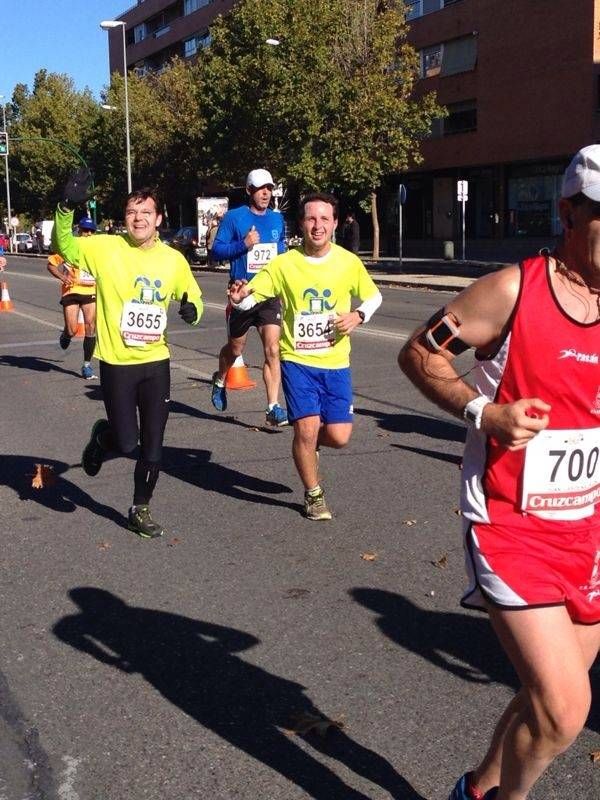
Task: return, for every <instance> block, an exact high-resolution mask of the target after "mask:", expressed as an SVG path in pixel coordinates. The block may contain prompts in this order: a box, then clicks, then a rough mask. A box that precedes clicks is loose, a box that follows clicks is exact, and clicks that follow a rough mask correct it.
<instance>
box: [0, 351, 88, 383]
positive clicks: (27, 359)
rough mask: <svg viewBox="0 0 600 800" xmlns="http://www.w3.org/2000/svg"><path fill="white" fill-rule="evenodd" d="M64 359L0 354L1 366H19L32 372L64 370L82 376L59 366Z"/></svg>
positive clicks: (78, 376)
mask: <svg viewBox="0 0 600 800" xmlns="http://www.w3.org/2000/svg"><path fill="white" fill-rule="evenodd" d="M61 363H62V361H57V360H55V359H52V358H36V357H35V356H0V367H17V368H18V369H28V370H30V371H31V372H62V373H63V374H64V375H75V377H76V378H80V379H81V376H80V374H79V373H78V372H75V371H74V370H72V369H65V368H64V367H59V366H57V365H58V364H61Z"/></svg>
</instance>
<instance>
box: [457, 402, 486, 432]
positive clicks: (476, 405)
mask: <svg viewBox="0 0 600 800" xmlns="http://www.w3.org/2000/svg"><path fill="white" fill-rule="evenodd" d="M491 402H492V401H491V400H490V398H489V397H486V396H485V395H483V394H479V395H477V397H474V398H473V399H472V400H469V402H468V403H467V405H466V406H465V407H464V410H463V418H464V419H465V420H466V421H467V422H468V424H469V425H470V426H472V427H473V428H475V429H476V430H478V431H479V430H481V419H482V417H483V409H484V408H485V407H486V406H487V405H488V403H491Z"/></svg>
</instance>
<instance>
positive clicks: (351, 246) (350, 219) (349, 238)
mask: <svg viewBox="0 0 600 800" xmlns="http://www.w3.org/2000/svg"><path fill="white" fill-rule="evenodd" d="M342 247H345V248H346V250H349V251H350V252H351V253H354V254H355V255H357V254H358V250H359V247H360V226H359V224H358V222H357V219H356V215H355V214H354V211H349V212H348V213H347V214H346V218H345V220H344V224H343V225H342Z"/></svg>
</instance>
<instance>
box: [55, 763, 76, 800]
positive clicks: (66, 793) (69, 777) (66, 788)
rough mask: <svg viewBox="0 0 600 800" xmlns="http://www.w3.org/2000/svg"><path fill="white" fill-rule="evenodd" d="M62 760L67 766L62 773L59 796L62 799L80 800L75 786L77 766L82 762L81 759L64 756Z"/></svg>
mask: <svg viewBox="0 0 600 800" xmlns="http://www.w3.org/2000/svg"><path fill="white" fill-rule="evenodd" d="M62 760H63V762H64V764H65V768H64V770H63V772H62V775H61V779H62V782H61V784H60V786H59V787H58V796H59V798H60V800H79V794H78V793H77V792H76V791H75V789H74V788H73V787H74V784H75V778H76V777H77V767H78V766H79V765H80V764H81V759H80V758H73V757H72V756H63V757H62Z"/></svg>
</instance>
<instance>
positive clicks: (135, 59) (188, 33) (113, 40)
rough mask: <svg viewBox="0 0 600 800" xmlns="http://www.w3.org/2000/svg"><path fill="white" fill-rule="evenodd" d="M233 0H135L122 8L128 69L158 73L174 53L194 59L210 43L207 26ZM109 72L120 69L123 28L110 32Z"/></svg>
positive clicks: (140, 72) (228, 6)
mask: <svg viewBox="0 0 600 800" xmlns="http://www.w3.org/2000/svg"><path fill="white" fill-rule="evenodd" d="M235 2H236V0H138V1H137V3H136V4H135V5H134V6H132V7H131V8H129V9H127V11H124V12H123V13H122V14H121V15H120V16H119V17H118V19H119V20H122V21H123V22H125V26H126V27H125V56H126V61H127V69H129V70H135V71H136V72H137V73H138V75H145V74H146V73H148V72H159V71H161V70H163V69H164V68H165V66H166V65H167V64H168V63H169V61H170V60H171V59H172V58H173V57H174V56H179V57H180V58H184V59H185V58H195V57H196V56H197V55H198V53H199V52H201V50H202V48H203V47H206V46H207V45H208V44H210V31H209V26H210V24H211V22H212V21H213V20H214V18H215V17H216V16H217V15H219V14H223V13H225V12H227V11H229V10H230V9H231V8H232V7H233V6H234V5H235ZM108 47H109V65H110V72H111V74H112V73H113V72H121V73H122V72H123V33H122V28H114V29H112V30H110V31H109V40H108Z"/></svg>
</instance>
